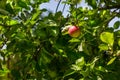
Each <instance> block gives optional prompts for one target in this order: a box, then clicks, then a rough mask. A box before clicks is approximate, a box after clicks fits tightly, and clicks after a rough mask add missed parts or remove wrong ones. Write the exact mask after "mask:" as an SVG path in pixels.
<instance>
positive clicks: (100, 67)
mask: <svg viewBox="0 0 120 80" xmlns="http://www.w3.org/2000/svg"><path fill="white" fill-rule="evenodd" d="M97 70H99V71H101V72H106V71H107V70H106V69H105V68H104V67H102V66H99V67H98V68H97Z"/></svg>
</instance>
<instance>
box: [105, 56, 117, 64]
mask: <svg viewBox="0 0 120 80" xmlns="http://www.w3.org/2000/svg"><path fill="white" fill-rule="evenodd" d="M115 59H116V57H113V58H112V59H110V61H109V62H108V63H107V65H110V64H112V63H113V62H114V61H115Z"/></svg>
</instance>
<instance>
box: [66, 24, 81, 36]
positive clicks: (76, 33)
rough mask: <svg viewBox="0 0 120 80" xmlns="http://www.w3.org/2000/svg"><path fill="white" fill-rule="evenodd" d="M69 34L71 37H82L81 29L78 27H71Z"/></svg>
mask: <svg viewBox="0 0 120 80" xmlns="http://www.w3.org/2000/svg"><path fill="white" fill-rule="evenodd" d="M68 34H69V35H70V36H71V37H78V36H79V35H80V28H79V27H77V26H71V27H69V29H68Z"/></svg>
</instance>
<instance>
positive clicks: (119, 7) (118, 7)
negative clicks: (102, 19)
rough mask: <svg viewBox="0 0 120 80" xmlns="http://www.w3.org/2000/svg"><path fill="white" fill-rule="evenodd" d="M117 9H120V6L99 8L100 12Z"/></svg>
mask: <svg viewBox="0 0 120 80" xmlns="http://www.w3.org/2000/svg"><path fill="white" fill-rule="evenodd" d="M116 8H117V9H120V5H112V6H105V7H101V8H98V10H106V9H116Z"/></svg>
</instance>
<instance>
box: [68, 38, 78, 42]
mask: <svg viewBox="0 0 120 80" xmlns="http://www.w3.org/2000/svg"><path fill="white" fill-rule="evenodd" d="M69 42H80V40H79V39H76V38H72V39H71V40H69Z"/></svg>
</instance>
